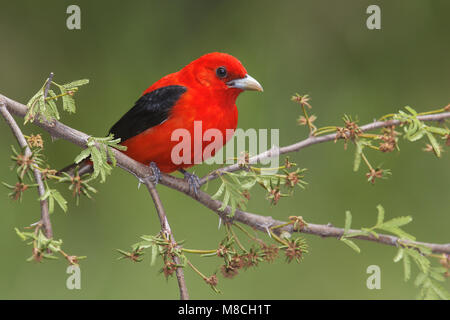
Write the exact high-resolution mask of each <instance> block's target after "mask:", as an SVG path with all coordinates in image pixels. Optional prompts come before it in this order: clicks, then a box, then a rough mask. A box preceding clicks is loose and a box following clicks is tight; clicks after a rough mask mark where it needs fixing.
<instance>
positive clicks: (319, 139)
mask: <svg viewBox="0 0 450 320" xmlns="http://www.w3.org/2000/svg"><path fill="white" fill-rule="evenodd" d="M447 118H450V112H442V113H437V114H429V115H422V116H417V119H419V120H421V121H442V120H444V119H447ZM400 123H401V122H400V121H399V120H388V121H375V122H372V123H369V124H366V125H364V126H361V127H359V129H360V130H361V131H362V132H366V131H371V130H375V129H380V128H385V127H390V126H393V125H399V124H400ZM347 136H349V134H348V133H347ZM335 139H336V134H335V133H330V134H327V135H323V136H309V137H308V138H306V139H304V140H302V141H299V142H296V143H294V144H291V145H289V146H285V147H282V148H279V149H277V150H267V151H266V152H263V153H260V154H258V155H256V156H253V157H251V158H250V159H249V164H254V163H257V162H259V161H261V160H264V159H268V158H271V157H273V156H276V155H281V154H286V153H291V152H296V151H300V150H301V149H304V148H306V147H309V146H312V145H314V144H318V143H323V142H327V141H334V140H335ZM340 139H343V138H340ZM240 169H241V168H240V166H239V164H233V165H230V166H227V167H225V168H221V169H219V170H215V171H213V172H211V173H209V174H207V175H206V176H205V177H203V178H202V179H200V183H201V184H202V185H203V184H205V183H206V182H208V181H211V180H213V179H215V178H217V177H218V176H219V175H221V174H223V173H224V172H234V171H238V170H240Z"/></svg>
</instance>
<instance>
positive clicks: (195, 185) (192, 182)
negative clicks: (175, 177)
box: [180, 170, 201, 196]
mask: <svg viewBox="0 0 450 320" xmlns="http://www.w3.org/2000/svg"><path fill="white" fill-rule="evenodd" d="M180 172H181V173H182V174H184V179H185V180H187V182H188V184H189V192H192V191H194V194H195V195H196V196H198V190H199V189H200V187H201V183H200V178H199V177H198V176H197V175H195V174H193V173H189V172H187V171H186V170H180Z"/></svg>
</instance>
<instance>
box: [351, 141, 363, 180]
mask: <svg viewBox="0 0 450 320" xmlns="http://www.w3.org/2000/svg"><path fill="white" fill-rule="evenodd" d="M362 151H363V146H362V145H361V143H360V142H359V140H357V141H356V149H355V159H354V160H353V171H354V172H356V171H358V170H359V166H360V164H361V154H362Z"/></svg>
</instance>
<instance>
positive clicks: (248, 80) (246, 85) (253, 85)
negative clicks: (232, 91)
mask: <svg viewBox="0 0 450 320" xmlns="http://www.w3.org/2000/svg"><path fill="white" fill-rule="evenodd" d="M227 86H228V87H229V88H237V89H241V90H252V91H264V90H263V87H262V86H261V85H260V84H259V82H258V81H256V79H255V78H253V77H251V76H249V75H248V74H246V75H245V77H243V78H241V79H234V80H231V81H228V82H227Z"/></svg>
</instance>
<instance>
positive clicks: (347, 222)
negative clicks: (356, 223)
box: [344, 210, 352, 235]
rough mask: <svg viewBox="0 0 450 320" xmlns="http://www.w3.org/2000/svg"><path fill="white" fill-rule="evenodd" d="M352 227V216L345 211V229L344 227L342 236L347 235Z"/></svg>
mask: <svg viewBox="0 0 450 320" xmlns="http://www.w3.org/2000/svg"><path fill="white" fill-rule="evenodd" d="M351 225H352V214H351V213H350V211H348V210H347V211H345V227H344V235H345V234H347V233H348V230H350V227H351Z"/></svg>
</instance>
